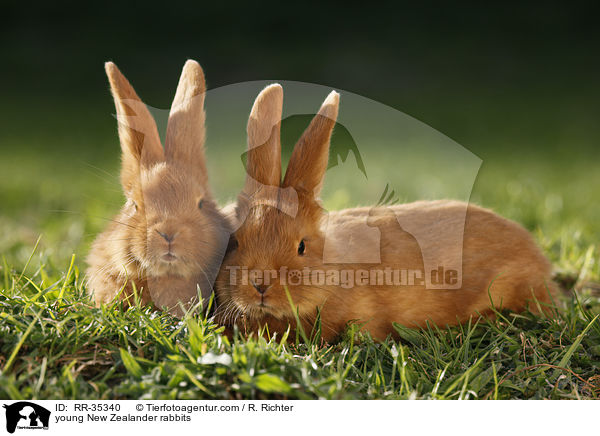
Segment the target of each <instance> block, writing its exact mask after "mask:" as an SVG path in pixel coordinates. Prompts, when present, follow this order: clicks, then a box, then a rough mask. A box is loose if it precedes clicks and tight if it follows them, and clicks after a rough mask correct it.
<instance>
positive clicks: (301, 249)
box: [298, 239, 306, 256]
mask: <svg viewBox="0 0 600 436" xmlns="http://www.w3.org/2000/svg"><path fill="white" fill-rule="evenodd" d="M305 250H306V246H305V245H304V239H302V240H301V241H300V244H299V245H298V255H299V256H304V251H305Z"/></svg>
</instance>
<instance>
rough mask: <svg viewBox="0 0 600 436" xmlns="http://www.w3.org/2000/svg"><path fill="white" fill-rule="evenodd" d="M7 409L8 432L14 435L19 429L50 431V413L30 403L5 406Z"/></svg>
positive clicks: (24, 402) (23, 402)
mask: <svg viewBox="0 0 600 436" xmlns="http://www.w3.org/2000/svg"><path fill="white" fill-rule="evenodd" d="M3 407H4V408H5V409H6V431H8V432H9V433H14V432H15V430H16V429H17V428H18V429H27V430H36V429H44V430H48V424H49V423H50V411H49V410H48V409H45V408H44V407H42V406H38V405H37V404H35V403H30V402H29V401H19V402H18V403H13V404H11V405H6V404H5V405H4V406H3Z"/></svg>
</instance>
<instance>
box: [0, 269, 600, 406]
mask: <svg viewBox="0 0 600 436" xmlns="http://www.w3.org/2000/svg"><path fill="white" fill-rule="evenodd" d="M32 269H33V271H32V273H31V274H29V275H22V274H21V273H18V272H16V271H7V270H6V269H5V270H4V277H2V280H3V281H4V286H3V287H4V290H3V291H2V297H1V298H0V318H1V319H2V321H1V324H0V326H1V327H0V353H1V356H2V357H0V368H2V369H1V371H0V397H1V398H12V399H21V398H33V399H46V398H65V399H76V398H79V399H82V398H93V399H111V398H120V399H124V398H132V399H133V398H145V399H150V398H153V399H157V398H162V399H193V398H214V399H224V398H258V399H260V398H300V399H302V398H329V399H345V398H387V399H404V398H436V399H460V398H462V399H467V398H492V399H509V398H538V399H539V398H555V399H560V398H573V399H575V398H599V397H600V377H599V376H598V375H599V374H598V367H600V322H599V321H598V315H594V314H595V313H598V309H599V308H598V304H597V303H598V301H597V299H593V298H587V297H586V298H580V299H579V300H575V298H572V299H571V301H570V302H569V304H568V308H567V310H565V311H564V312H563V313H562V314H561V315H560V317H559V318H558V319H548V318H540V317H536V316H534V315H531V314H529V313H525V314H521V315H510V314H500V316H499V318H498V320H496V321H485V322H482V323H480V324H477V325H471V324H469V325H464V326H460V327H453V328H450V329H441V328H438V327H434V326H432V327H430V328H428V329H424V330H421V331H415V330H410V329H406V328H403V327H401V326H396V328H397V330H398V332H399V334H400V336H401V338H402V340H401V341H400V342H394V341H391V340H389V341H386V342H384V343H375V342H373V341H372V340H371V339H370V338H369V337H367V336H361V335H360V334H359V333H356V332H354V331H348V332H347V333H346V334H345V337H344V339H343V340H342V341H340V342H339V343H337V344H333V345H323V344H318V343H310V341H309V343H298V342H297V341H296V340H295V339H294V338H287V340H286V338H278V337H275V338H272V339H271V340H265V339H264V338H262V337H261V338H256V337H252V338H249V339H244V338H241V337H240V336H236V337H235V338H234V339H233V340H232V341H230V340H228V339H227V338H226V337H224V336H222V335H221V331H222V327H219V326H218V325H215V324H214V323H213V322H211V320H210V319H206V317H204V316H203V315H195V316H188V317H186V318H185V319H183V320H181V321H180V320H178V319H175V318H172V317H170V316H169V315H166V314H161V313H156V312H152V311H151V310H150V309H149V308H145V307H140V306H135V307H132V308H129V309H128V310H126V311H124V310H121V309H120V308H119V307H114V306H107V307H104V308H101V309H98V308H95V307H93V305H92V304H91V303H90V300H89V298H88V296H86V294H85V290H84V289H83V286H82V276H81V275H80V272H79V270H78V268H77V267H74V268H72V269H68V266H67V267H66V269H65V270H63V271H62V272H61V271H59V270H56V269H48V268H47V266H45V265H36V266H35V267H34V268H32Z"/></svg>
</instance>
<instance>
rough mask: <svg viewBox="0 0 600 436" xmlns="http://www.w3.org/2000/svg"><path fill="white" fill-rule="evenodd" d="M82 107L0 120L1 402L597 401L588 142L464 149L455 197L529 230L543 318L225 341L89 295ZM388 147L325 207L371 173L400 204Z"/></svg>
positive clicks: (88, 157) (224, 165)
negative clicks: (547, 311)
mask: <svg viewBox="0 0 600 436" xmlns="http://www.w3.org/2000/svg"><path fill="white" fill-rule="evenodd" d="M317 104H318V102H316V103H315V105H317ZM89 107H93V105H84V107H83V109H82V108H81V107H75V106H66V107H52V108H51V109H50V108H44V107H43V106H42V107H41V108H37V110H38V111H40V113H41V112H43V111H44V110H45V109H47V110H48V112H47V113H48V116H47V117H45V118H41V117H39V118H38V121H39V122H40V123H39V124H37V125H36V127H35V128H33V129H32V128H27V126H26V125H25V124H24V122H21V121H19V120H20V118H19V117H18V116H16V115H15V116H13V118H11V115H10V114H5V117H4V119H5V120H8V121H9V122H8V123H6V125H7V128H6V129H5V130H4V131H3V132H2V134H1V135H2V136H1V140H2V141H1V144H2V148H1V149H0V186H1V190H0V205H1V208H2V209H1V211H0V256H1V259H0V260H1V262H0V287H1V288H2V290H1V292H0V318H1V319H0V398H12V399H17V398H33V399H48V398H73V399H74V398H94V399H96V398H102V399H110V398H147V399H149V398H165V399H166V398H180V399H191V398H215V399H219V398H334V399H342V398H387V399H403V398H438V399H459V398H465V399H466V398H470V399H473V398H479V399H483V398H485V399H513V398H522V399H525V398H536V399H540V398H552V399H562V398H565V399H566V398H570V399H576V398H600V371H599V369H598V368H600V319H599V318H598V314H600V285H599V283H600V261H599V246H598V239H597V235H599V234H600V204H599V203H598V202H597V199H598V198H600V171H598V162H597V160H598V152H597V150H594V149H593V148H591V147H590V146H589V144H588V142H589V141H587V139H589V138H583V139H581V141H580V142H577V140H578V138H579V136H578V135H575V141H574V142H571V141H572V139H573V137H572V136H567V137H565V138H564V139H559V140H556V141H554V143H553V145H552V147H545V144H544V143H543V141H544V140H543V139H538V140H535V139H532V138H528V139H530V140H531V142H530V143H528V144H524V143H510V141H509V140H508V139H507V137H504V138H502V137H499V138H495V139H489V140H488V141H487V142H486V143H485V144H484V145H483V146H480V147H479V146H478V145H474V146H473V147H474V148H477V147H479V148H477V149H476V150H475V151H476V152H477V154H478V155H479V156H480V157H481V158H482V159H483V164H482V166H481V169H480V171H479V173H478V176H477V179H476V181H475V184H474V187H473V192H472V195H471V200H472V201H474V202H476V203H478V204H482V205H483V206H486V207H490V208H493V209H494V210H496V211H497V212H499V213H500V214H502V215H504V216H507V217H509V218H511V219H514V220H516V221H518V222H520V223H522V224H523V225H525V226H526V227H527V228H528V229H529V230H530V231H531V232H532V233H533V234H534V236H535V238H536V240H537V241H538V243H539V244H540V246H541V247H542V249H543V250H544V252H545V253H546V254H547V256H548V257H549V258H550V259H551V261H552V262H553V264H554V266H555V274H556V278H557V280H558V281H560V283H561V284H562V285H563V287H564V288H565V292H564V298H563V300H564V301H562V303H563V304H564V309H563V310H561V311H560V314H559V315H558V317H557V318H555V319H548V318H544V317H537V316H534V315H532V314H529V313H524V314H518V315H515V314H508V313H501V314H498V315H499V316H498V318H497V320H495V321H484V322H480V323H479V324H469V325H464V326H460V327H452V328H444V327H443V326H430V328H428V329H425V330H421V331H417V330H409V329H406V328H403V327H401V326H397V330H398V332H399V334H400V337H401V338H402V340H401V341H399V342H394V341H392V340H389V341H387V342H385V343H375V342H373V341H372V340H370V338H368V337H365V336H361V335H360V334H359V333H357V332H354V331H351V330H350V331H348V332H346V334H345V335H344V338H343V339H342V340H341V341H340V342H338V343H335V344H320V343H312V342H311V341H310V340H309V341H299V340H298V338H295V337H288V338H285V337H284V338H281V337H276V338H273V339H272V340H270V341H267V340H265V339H263V338H259V339H257V338H247V339H246V338H241V337H239V336H238V337H235V338H234V339H233V340H231V341H230V340H228V339H227V338H226V337H224V336H222V335H221V334H220V332H221V329H220V327H219V326H218V325H215V324H214V323H212V322H211V320H210V319H206V317H204V316H203V315H201V314H196V315H193V316H191V315H190V316H189V317H187V318H185V319H183V320H178V319H174V318H172V317H170V316H168V315H165V314H161V313H157V312H152V311H151V310H150V309H148V308H145V307H139V306H138V307H132V308H130V309H128V310H127V311H122V310H119V308H117V307H104V308H101V309H98V308H95V307H93V305H92V304H91V302H90V300H89V297H88V296H87V294H86V290H85V285H84V271H85V268H86V266H85V255H86V254H87V250H88V249H89V244H90V243H91V241H92V240H93V238H94V237H95V235H96V234H97V233H98V232H99V231H101V229H102V228H103V227H104V226H105V224H106V219H107V218H110V216H111V215H112V214H113V213H114V212H115V211H116V210H117V209H118V208H119V205H120V203H121V202H122V194H121V191H120V186H119V183H118V159H119V156H118V143H117V138H116V132H115V131H114V130H116V129H114V126H113V122H114V120H112V119H111V117H110V115H109V114H108V113H104V112H102V113H100V112H99V111H98V110H89V112H88V109H86V108H89ZM13 109H14V108H13ZM16 112H17V113H19V109H18V108H17V109H16ZM21 112H23V111H21ZM209 116H210V115H209ZM242 127H243V126H242ZM336 134H338V133H336ZM579 135H580V136H581V134H579ZM209 138H210V137H209ZM209 144H210V142H209ZM358 145H359V148H360V146H361V144H358ZM467 146H468V144H467ZM243 148H244V143H243V142H239V141H237V142H236V141H232V143H231V144H229V145H228V146H227V147H222V148H218V149H217V148H209V156H208V157H209V162H211V181H212V183H213V186H214V187H215V193H216V195H217V197H218V198H219V200H220V202H222V203H225V202H227V201H230V200H231V199H233V198H234V196H235V194H236V192H237V190H238V189H239V187H240V183H241V181H242V180H243V168H242V164H241V160H240V155H241V153H242V152H243ZM390 153H391V151H390ZM390 153H388V154H385V153H371V155H369V157H368V159H367V158H365V162H366V164H367V169H369V168H371V169H375V170H372V171H370V172H369V185H368V186H370V187H371V188H369V189H371V191H372V192H371V191H369V190H366V191H364V190H361V187H362V186H365V182H364V181H363V180H362V179H360V180H361V182H360V183H359V182H356V180H359V178H354V179H347V180H346V179H344V174H343V173H341V174H337V173H334V172H333V171H332V176H331V177H329V178H328V179H327V180H326V187H325V191H324V195H323V200H324V203H325V205H326V207H329V208H340V207H347V206H352V205H354V204H358V203H364V202H365V201H366V200H365V199H367V198H373V195H375V197H374V201H376V200H377V194H380V193H381V191H383V188H384V187H385V185H386V184H388V183H389V184H390V186H392V187H393V189H394V190H395V191H396V196H397V197H398V199H399V201H406V200H413V199H416V198H421V197H422V196H427V195H428V191H427V190H426V189H425V188H424V187H423V186H424V183H423V180H417V179H409V178H407V177H406V175H403V174H402V173H401V172H399V171H398V170H397V166H396V165H395V164H394V161H393V159H390V156H394V155H393V154H390ZM349 159H350V161H351V160H352V159H353V158H349ZM347 162H349V161H347ZM407 162H408V163H407V165H408V166H410V167H412V168H413V170H414V171H415V173H419V172H425V171H426V170H427V168H425V166H420V167H419V166H417V165H416V164H413V163H412V162H411V161H410V160H407ZM421 165H423V164H421ZM334 171H335V170H334ZM457 174H460V171H458V172H457ZM457 177H458V176H457ZM457 183H458V182H457ZM452 188H453V187H452V186H449V187H448V189H449V190H450V191H451V190H452ZM424 189H425V191H424ZM432 190H435V186H434V187H433V188H432Z"/></svg>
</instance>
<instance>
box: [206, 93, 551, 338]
mask: <svg viewBox="0 0 600 436" xmlns="http://www.w3.org/2000/svg"><path fill="white" fill-rule="evenodd" d="M282 104H283V91H282V88H281V86H279V85H277V84H274V85H270V86H268V87H267V88H265V89H264V90H263V91H262V92H261V93H260V94H259V96H258V97H257V98H256V101H255V102H254V106H253V108H252V111H251V114H250V119H249V121H248V129H247V130H248V155H247V178H246V184H245V186H244V189H243V191H242V193H241V194H240V196H239V198H238V204H237V210H236V213H237V219H238V221H239V222H240V225H241V226H240V228H239V229H238V230H237V231H236V232H235V233H234V234H233V236H232V237H233V242H234V246H233V249H232V250H231V251H230V252H229V253H228V254H227V256H226V257H225V260H224V262H223V265H222V267H221V271H220V273H219V276H218V278H217V281H216V286H215V289H216V294H217V300H218V309H217V319H218V321H220V322H221V323H223V324H225V325H228V326H233V325H238V326H239V327H240V328H241V329H242V330H243V329H246V331H247V332H249V331H256V330H257V329H258V328H259V327H261V326H265V325H266V326H268V331H269V332H270V333H273V332H279V333H282V332H284V331H285V330H286V329H287V328H288V325H291V327H292V329H294V328H297V326H296V321H295V320H296V316H298V317H299V319H300V322H301V323H302V327H303V329H304V330H305V331H306V332H307V333H308V332H310V331H311V329H312V328H313V324H314V323H315V321H316V320H317V318H318V317H320V324H321V335H322V338H323V339H324V340H326V341H330V340H332V339H334V338H335V337H336V336H338V335H339V334H340V333H341V332H343V330H344V328H345V327H346V326H347V325H348V324H349V323H357V324H359V325H360V326H361V328H362V329H363V330H365V331H368V332H369V333H370V334H371V335H372V336H373V337H374V338H376V339H384V338H386V337H387V336H388V335H389V334H394V329H393V325H392V324H393V323H394V322H396V323H399V324H402V325H404V326H407V327H423V326H425V325H426V323H427V322H430V323H435V324H437V325H439V326H445V325H452V324H457V323H461V322H464V321H466V320H468V319H469V318H470V317H472V316H474V317H477V316H480V315H481V316H493V314H494V310H495V309H509V310H513V311H521V310H524V309H525V308H527V307H529V308H530V309H532V310H534V311H544V312H546V311H550V306H551V301H552V296H553V295H554V292H555V285H554V284H553V283H552V280H551V265H550V263H549V261H548V260H547V259H546V258H545V257H544V255H543V254H542V253H541V251H540V249H539V248H538V247H537V246H536V244H535V242H534V240H533V238H532V237H531V236H530V235H529V233H528V232H527V231H526V230H525V229H524V228H522V227H521V226H520V225H518V224H516V223H514V222H512V221H509V220H507V219H505V218H502V217H500V216H498V215H496V214H495V213H493V212H491V211H489V210H486V209H483V208H481V207H477V206H473V205H468V204H466V203H462V202H458V201H450V200H440V201H419V202H416V203H410V204H401V205H395V206H385V207H384V206H382V207H363V208H356V209H347V210H342V211H337V212H329V213H326V212H325V211H324V210H323V209H322V207H321V205H320V202H319V198H318V197H319V193H320V190H321V186H322V183H323V179H324V176H325V171H326V169H327V162H328V155H329V143H330V139H331V133H332V130H333V127H334V125H335V123H336V120H337V114H338V106H339V94H338V93H336V92H331V93H330V94H329V96H327V98H326V100H325V102H324V103H323V105H322V106H321V108H320V110H319V112H318V114H317V115H316V116H315V117H314V118H313V120H312V122H311V123H310V125H309V126H308V127H307V129H306V130H305V131H304V133H303V134H302V136H301V138H300V139H299V140H298V142H297V144H296V146H295V148H294V150H293V153H292V156H291V158H290V161H289V164H288V167H287V171H286V173H285V175H284V176H283V178H282V170H281V143H280V122H281V115H282ZM367 225H368V226H369V227H370V228H376V229H377V230H378V231H376V232H374V233H371V232H365V229H366V228H367V227H366V226H367ZM456 229H459V231H461V232H462V230H464V234H463V237H462V238H461V240H460V243H459V244H455V241H456V235H455V234H454V233H453V232H454V231H455V230H456ZM372 235H375V236H372ZM416 235H424V237H421V239H420V240H418V239H417V238H415V236H416ZM374 237H377V238H378V241H377V243H376V244H374V241H373V240H372V239H373V238H374ZM349 247H350V248H349ZM373 247H377V250H376V251H377V252H376V253H366V254H367V255H370V254H374V255H375V257H374V258H377V259H379V260H378V261H377V262H372V263H364V262H345V263H344V262H336V259H348V258H352V255H353V253H348V251H352V250H355V251H357V253H356V254H357V255H359V256H358V257H360V255H363V254H365V253H361V252H360V251H361V250H365V251H368V250H373ZM367 257H369V256H367ZM431 259H437V260H439V261H441V262H442V263H443V264H444V265H458V266H459V269H460V271H452V273H451V274H449V275H447V277H446V278H448V280H449V281H448V286H446V287H444V286H442V287H440V286H438V287H437V289H434V288H433V287H432V286H428V285H430V284H431V283H429V282H430V280H429V279H428V278H427V277H428V274H429V273H437V272H438V271H437V269H436V267H435V266H433V267H431V265H429V267H428V268H426V267H427V265H426V263H427V262H430V261H431ZM430 263H431V262H430ZM374 272H375V274H374ZM441 274H442V275H444V273H443V272H441ZM349 275H352V276H353V277H354V278H353V280H354V282H353V283H352V284H351V286H342V284H343V283H341V282H340V278H343V277H347V276H349ZM407 275H408V277H407ZM319 276H320V277H319ZM373 277H375V278H373ZM267 278H269V279H270V280H267ZM425 278H427V280H425ZM438 278H439V277H438ZM386 279H389V280H387V281H386ZM457 283H458V285H457V286H453V285H455V284H457ZM295 312H296V313H295Z"/></svg>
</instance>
